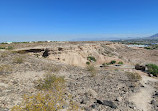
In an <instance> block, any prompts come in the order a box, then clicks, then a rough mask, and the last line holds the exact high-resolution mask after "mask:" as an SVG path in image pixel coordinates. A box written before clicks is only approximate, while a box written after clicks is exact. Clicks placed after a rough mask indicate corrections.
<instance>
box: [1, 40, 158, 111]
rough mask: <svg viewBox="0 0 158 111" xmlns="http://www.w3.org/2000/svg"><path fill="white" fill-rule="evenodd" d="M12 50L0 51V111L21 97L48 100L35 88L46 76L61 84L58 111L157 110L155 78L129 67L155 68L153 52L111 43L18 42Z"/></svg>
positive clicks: (155, 55)
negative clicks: (144, 66)
mask: <svg viewBox="0 0 158 111" xmlns="http://www.w3.org/2000/svg"><path fill="white" fill-rule="evenodd" d="M10 45H11V44H9V46H10ZM5 47H8V46H7V45H6V44H5ZM12 47H14V48H13V49H12V50H7V49H1V50H0V61H1V62H0V111H9V110H11V109H12V108H13V106H15V105H21V103H22V101H24V95H29V96H31V97H33V96H32V95H36V94H41V93H42V94H47V93H48V94H50V95H51V94H52V93H50V92H49V91H46V90H39V89H38V88H37V87H39V86H41V84H44V83H43V82H40V84H39V81H41V80H46V78H45V77H46V76H45V75H46V74H48V73H49V74H54V75H56V76H57V77H63V78H64V80H65V85H64V88H63V87H62V89H65V90H64V93H61V94H62V100H63V101H64V104H62V103H60V104H62V107H60V108H59V107H58V110H59V111H66V110H68V109H69V110H78V111H142V110H143V111H156V110H158V108H157V106H158V99H157V89H158V87H157V83H158V82H157V78H153V77H148V76H147V73H145V72H141V71H137V70H135V68H134V65H135V64H137V63H139V64H141V65H144V64H146V63H156V64H157V61H158V60H157V56H158V55H157V52H156V51H155V50H145V49H139V48H138V49H133V48H129V47H127V46H125V45H122V44H118V43H112V42H51V43H39V44H38V43H36V44H32V43H23V44H21V43H20V44H16V45H15V44H14V45H13V46H12ZM48 77H49V76H48ZM53 77H54V76H53ZM50 80H51V79H49V81H50ZM56 80H58V79H56ZM59 80H60V81H61V80H62V79H59ZM48 83H49V82H47V84H46V85H48ZM56 85H57V86H58V84H56ZM43 87H45V86H43ZM46 88H48V87H46ZM62 89H60V88H59V91H62ZM51 91H53V90H51ZM148 91H150V92H148ZM57 94H58V92H57ZM144 94H146V95H145V96H143V95H144ZM68 97H69V98H68ZM142 97H143V99H142ZM25 99H26V98H25ZM34 99H36V98H34ZM50 99H51V97H50ZM37 100H38V99H37ZM53 100H54V99H53ZM141 100H143V102H141ZM48 103H49V102H48ZM50 103H51V102H50ZM32 104H33V103H32ZM51 104H52V103H51ZM57 104H58V105H59V103H57ZM141 104H143V105H141ZM36 105H37V104H36ZM23 107H25V106H23ZM38 107H40V106H38ZM43 107H44V106H43ZM70 107H71V108H70ZM74 108H76V109H74ZM40 110H41V109H40ZM47 110H48V109H47ZM55 110H57V107H56V109H55ZM31 111H33V110H31ZM52 111H54V110H53V109H52Z"/></svg>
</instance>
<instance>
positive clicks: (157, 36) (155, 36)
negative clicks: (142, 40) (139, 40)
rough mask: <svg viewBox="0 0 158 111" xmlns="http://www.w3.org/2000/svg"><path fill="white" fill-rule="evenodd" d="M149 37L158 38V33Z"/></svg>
mask: <svg viewBox="0 0 158 111" xmlns="http://www.w3.org/2000/svg"><path fill="white" fill-rule="evenodd" d="M148 39H158V33H157V34H154V35H152V36H150V37H148Z"/></svg>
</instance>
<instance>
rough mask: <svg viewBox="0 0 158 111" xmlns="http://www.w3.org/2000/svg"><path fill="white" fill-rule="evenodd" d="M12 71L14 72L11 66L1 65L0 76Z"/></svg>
mask: <svg viewBox="0 0 158 111" xmlns="http://www.w3.org/2000/svg"><path fill="white" fill-rule="evenodd" d="M10 71H12V69H11V68H10V66H9V65H1V66H0V75H1V74H7V73H9V72H10Z"/></svg>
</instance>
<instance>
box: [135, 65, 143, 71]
mask: <svg viewBox="0 0 158 111" xmlns="http://www.w3.org/2000/svg"><path fill="white" fill-rule="evenodd" d="M135 69H136V70H141V71H145V66H141V65H139V64H136V65H135Z"/></svg>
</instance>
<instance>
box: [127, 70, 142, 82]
mask: <svg viewBox="0 0 158 111" xmlns="http://www.w3.org/2000/svg"><path fill="white" fill-rule="evenodd" d="M126 74H127V77H128V79H129V80H130V81H132V82H136V81H140V80H141V79H142V77H141V76H140V75H139V74H138V73H135V72H134V73H133V72H126Z"/></svg>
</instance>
